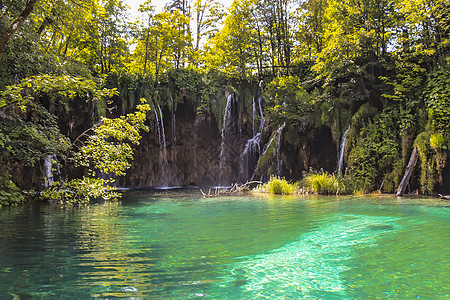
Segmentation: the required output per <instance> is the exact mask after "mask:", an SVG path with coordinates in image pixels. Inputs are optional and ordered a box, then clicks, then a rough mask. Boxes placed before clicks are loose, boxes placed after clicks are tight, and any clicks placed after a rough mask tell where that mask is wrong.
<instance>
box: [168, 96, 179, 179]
mask: <svg viewBox="0 0 450 300" xmlns="http://www.w3.org/2000/svg"><path fill="white" fill-rule="evenodd" d="M170 100H171V101H172V149H171V152H170V153H171V160H172V162H171V168H170V177H171V178H172V183H171V184H172V185H176V184H178V182H177V179H176V175H177V174H178V167H177V159H176V149H175V145H176V142H177V136H176V124H177V122H176V121H177V120H176V118H175V101H174V99H173V97H172V96H170ZM174 175H175V177H174Z"/></svg>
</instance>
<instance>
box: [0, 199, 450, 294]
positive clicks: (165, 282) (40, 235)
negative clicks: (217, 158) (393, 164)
mask: <svg viewBox="0 0 450 300" xmlns="http://www.w3.org/2000/svg"><path fill="white" fill-rule="evenodd" d="M449 221H450V209H449V207H448V202H443V201H436V200H433V199H422V200H420V199H416V200H405V199H404V200H397V199H396V198H389V197H373V198H371V197H361V198H357V197H339V198H336V197H323V198H320V197H307V198H305V197H300V198H299V197H297V198H295V197H294V198H289V197H271V198H264V197H221V198H208V199H203V198H201V197H200V196H199V195H198V194H196V193H194V192H190V193H185V194H180V193H177V194H171V195H169V194H167V195H155V194H148V193H147V194H146V193H130V194H128V195H127V196H126V197H125V198H124V201H123V203H122V204H121V205H115V204H112V205H95V206H90V207H82V208H68V207H59V206H47V205H41V206H36V205H34V206H24V207H18V208H3V209H1V210H0V228H1V229H0V299H91V298H96V299H377V298H378V299H417V298H420V299H448V298H449V297H450V296H449V293H450V292H449V288H450V271H449V263H450V251H449V249H450V225H449Z"/></svg>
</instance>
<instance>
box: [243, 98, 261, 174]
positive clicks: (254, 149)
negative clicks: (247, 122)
mask: <svg viewBox="0 0 450 300" xmlns="http://www.w3.org/2000/svg"><path fill="white" fill-rule="evenodd" d="M261 100H262V96H261V95H259V96H258V107H259V114H260V123H259V128H258V132H255V127H256V102H255V98H253V102H252V113H253V120H252V121H253V122H252V129H253V137H252V138H251V139H249V140H247V142H246V143H245V146H244V149H243V151H242V153H241V157H240V160H241V164H240V170H239V174H240V179H241V182H244V181H247V180H249V179H250V176H251V175H253V173H254V171H255V169H256V165H257V163H258V159H259V157H260V156H261V135H262V131H263V129H264V114H263V110H262V105H261Z"/></svg>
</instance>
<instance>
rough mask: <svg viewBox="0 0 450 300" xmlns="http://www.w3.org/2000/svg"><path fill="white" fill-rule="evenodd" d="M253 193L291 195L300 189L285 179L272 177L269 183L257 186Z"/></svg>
mask: <svg viewBox="0 0 450 300" xmlns="http://www.w3.org/2000/svg"><path fill="white" fill-rule="evenodd" d="M253 191H254V192H260V193H269V194H277V195H291V194H295V193H296V192H297V191H298V187H297V185H296V184H293V183H290V182H288V181H287V180H286V179H284V178H280V177H278V176H271V177H270V180H269V181H268V182H267V183H265V184H262V185H259V186H257V187H256V188H255V189H254V190H253Z"/></svg>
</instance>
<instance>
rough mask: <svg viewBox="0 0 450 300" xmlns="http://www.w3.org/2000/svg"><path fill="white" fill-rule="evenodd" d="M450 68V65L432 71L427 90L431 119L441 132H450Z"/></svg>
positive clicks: (426, 96)
mask: <svg viewBox="0 0 450 300" xmlns="http://www.w3.org/2000/svg"><path fill="white" fill-rule="evenodd" d="M447 65H448V64H447ZM449 69H450V68H449V67H447V68H441V69H438V70H437V71H435V72H433V73H431V75H430V77H429V79H428V85H427V88H426V90H425V99H426V102H427V107H428V115H429V119H430V121H431V123H432V125H433V127H434V128H435V129H436V131H438V132H440V133H448V132H450V76H449V73H450V70H449Z"/></svg>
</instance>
